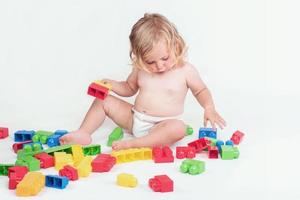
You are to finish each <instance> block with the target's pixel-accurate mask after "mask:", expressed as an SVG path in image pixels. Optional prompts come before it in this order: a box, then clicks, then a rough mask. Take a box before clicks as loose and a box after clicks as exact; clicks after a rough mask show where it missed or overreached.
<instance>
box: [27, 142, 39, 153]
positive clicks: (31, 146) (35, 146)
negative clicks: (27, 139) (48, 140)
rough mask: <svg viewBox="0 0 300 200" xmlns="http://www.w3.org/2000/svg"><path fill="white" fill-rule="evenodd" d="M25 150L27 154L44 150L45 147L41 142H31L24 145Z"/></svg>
mask: <svg viewBox="0 0 300 200" xmlns="http://www.w3.org/2000/svg"><path fill="white" fill-rule="evenodd" d="M23 150H24V152H26V153H29V152H36V151H41V150H43V145H42V143H40V142H31V143H26V144H23Z"/></svg>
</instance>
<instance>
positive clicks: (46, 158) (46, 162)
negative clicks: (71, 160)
mask: <svg viewBox="0 0 300 200" xmlns="http://www.w3.org/2000/svg"><path fill="white" fill-rule="evenodd" d="M34 157H35V158H36V159H38V160H39V161H40V164H41V168H44V169H46V168H49V167H53V166H54V157H53V156H51V155H49V154H47V153H45V152H42V153H38V154H35V155H34Z"/></svg>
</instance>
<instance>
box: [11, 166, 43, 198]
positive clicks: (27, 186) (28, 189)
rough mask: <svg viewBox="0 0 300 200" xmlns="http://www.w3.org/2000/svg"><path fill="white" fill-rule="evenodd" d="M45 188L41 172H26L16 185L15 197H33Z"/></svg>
mask: <svg viewBox="0 0 300 200" xmlns="http://www.w3.org/2000/svg"><path fill="white" fill-rule="evenodd" d="M44 186H45V176H44V175H43V174H42V173H41V172H28V173H27V174H26V175H25V176H24V178H23V180H22V181H21V182H20V183H19V184H18V185H17V189H16V195H17V196H35V195H37V194H38V193H39V192H40V191H41V190H42V188H43V187H44Z"/></svg>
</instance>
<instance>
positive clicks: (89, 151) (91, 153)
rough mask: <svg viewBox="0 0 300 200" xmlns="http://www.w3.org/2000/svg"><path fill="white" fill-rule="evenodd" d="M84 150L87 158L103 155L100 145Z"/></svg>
mask: <svg viewBox="0 0 300 200" xmlns="http://www.w3.org/2000/svg"><path fill="white" fill-rule="evenodd" d="M82 149H83V154H84V155H85V156H95V155H98V154H100V153H101V145H99V144H91V145H88V146H84V147H82Z"/></svg>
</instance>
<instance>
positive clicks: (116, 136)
mask: <svg viewBox="0 0 300 200" xmlns="http://www.w3.org/2000/svg"><path fill="white" fill-rule="evenodd" d="M123 135H124V133H123V130H122V128H120V127H117V128H115V129H114V130H113V131H112V132H111V134H109V137H108V141H107V146H109V147H111V145H112V143H113V142H114V141H117V140H121V139H122V138H123Z"/></svg>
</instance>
